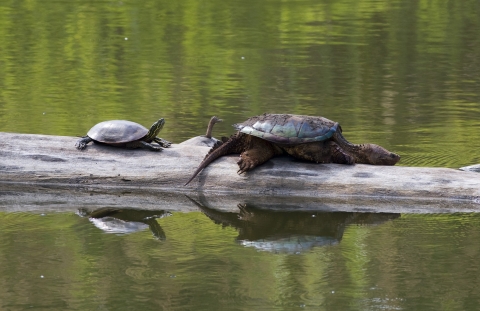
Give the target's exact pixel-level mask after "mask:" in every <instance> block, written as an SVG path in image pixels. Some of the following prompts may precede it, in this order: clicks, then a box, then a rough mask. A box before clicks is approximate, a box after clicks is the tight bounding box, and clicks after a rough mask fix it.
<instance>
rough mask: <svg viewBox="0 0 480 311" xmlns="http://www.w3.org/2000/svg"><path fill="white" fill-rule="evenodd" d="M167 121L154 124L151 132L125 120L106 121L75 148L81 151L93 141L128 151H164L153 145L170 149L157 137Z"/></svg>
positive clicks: (168, 143) (90, 132)
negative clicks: (140, 149)
mask: <svg viewBox="0 0 480 311" xmlns="http://www.w3.org/2000/svg"><path fill="white" fill-rule="evenodd" d="M164 124H165V120H164V119H163V118H161V119H159V120H158V121H157V122H155V123H153V125H152V127H151V128H150V130H148V129H147V128H145V127H144V126H142V125H140V124H138V123H135V122H131V121H125V120H111V121H104V122H100V123H98V124H96V125H95V126H94V127H92V128H91V129H90V130H89V131H88V133H87V136H83V137H82V138H81V139H79V140H78V141H77V143H76V144H75V146H76V147H77V149H79V150H83V149H85V148H87V144H88V143H90V142H91V141H94V142H96V143H101V144H107V145H111V146H117V147H125V148H128V149H135V148H145V149H148V150H151V151H160V150H162V148H161V147H159V146H154V145H152V144H151V143H152V142H156V143H157V144H159V145H160V146H162V147H165V148H167V147H170V145H171V143H170V142H169V141H166V140H164V139H162V138H159V137H157V135H158V133H159V132H160V131H161V129H162V128H163V125H164Z"/></svg>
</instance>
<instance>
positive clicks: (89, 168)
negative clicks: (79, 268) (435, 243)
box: [0, 133, 480, 212]
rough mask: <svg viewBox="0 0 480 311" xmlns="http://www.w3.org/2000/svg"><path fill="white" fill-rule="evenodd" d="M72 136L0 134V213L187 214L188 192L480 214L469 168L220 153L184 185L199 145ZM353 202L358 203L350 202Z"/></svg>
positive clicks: (479, 180) (214, 197)
mask: <svg viewBox="0 0 480 311" xmlns="http://www.w3.org/2000/svg"><path fill="white" fill-rule="evenodd" d="M77 140H78V138H77V137H65V136H48V135H30V134H15V133H0V187H2V191H3V192H2V198H3V199H2V201H3V206H4V208H7V207H6V206H7V205H8V204H10V205H8V206H20V205H21V204H24V205H28V206H30V205H34V204H35V203H34V202H35V199H36V198H37V199H40V198H41V197H42V196H46V197H44V198H43V199H44V200H47V201H52V200H57V201H59V202H60V201H62V199H61V198H64V199H63V201H64V203H62V204H63V205H62V204H60V205H62V206H64V207H65V206H73V205H75V204H73V203H74V202H79V204H87V203H88V202H90V203H89V204H94V205H95V204H97V205H99V206H100V205H102V204H103V206H104V205H108V204H107V203H108V202H112V200H114V198H115V197H116V196H117V197H118V196H119V195H120V196H122V195H123V196H125V193H127V194H128V195H126V196H125V197H126V198H127V199H128V200H123V202H124V203H122V204H128V205H129V206H132V207H139V208H141V207H142V202H143V206H154V205H155V204H156V203H155V202H159V203H162V204H173V203H172V202H176V204H177V203H178V206H180V207H179V208H178V209H188V208H194V206H193V205H192V204H191V202H189V200H188V199H187V198H185V196H184V194H187V195H190V196H194V197H196V198H199V197H200V196H201V197H203V198H204V200H207V201H208V200H210V202H217V203H212V204H213V205H215V204H217V205H218V206H220V207H222V206H223V205H222V204H224V203H225V202H227V201H228V202H230V203H228V204H230V205H231V206H233V207H232V209H233V208H235V206H236V204H233V203H231V202H237V203H241V202H243V201H245V200H246V198H251V199H249V200H253V201H255V202H260V203H261V204H264V205H265V206H267V208H275V207H276V206H277V207H279V206H283V205H289V204H290V205H289V206H291V207H292V208H294V209H295V208H310V209H325V210H368V211H389V212H391V211H392V210H394V211H395V212H408V211H410V212H412V211H413V212H416V211H417V212H418V211H420V212H421V211H437V212H438V211H477V210H479V211H480V176H479V175H478V173H475V172H468V171H460V170H455V169H448V168H426V167H405V166H399V165H397V166H371V165H359V164H357V165H353V166H348V165H338V164H314V163H305V162H300V161H296V160H294V159H292V158H290V157H278V158H274V159H272V160H270V161H268V162H267V163H265V164H264V165H262V166H260V167H258V168H256V169H254V170H253V171H251V172H248V173H247V174H244V175H238V174H237V173H236V172H237V170H238V167H237V165H236V161H237V158H238V157H237V156H227V157H223V158H220V159H218V160H217V161H215V162H214V163H212V164H211V165H210V166H208V167H207V168H206V169H205V170H204V171H203V172H201V173H200V174H199V175H198V176H197V177H196V178H195V179H194V180H193V181H192V183H191V184H189V185H188V186H187V187H184V186H183V184H184V183H185V182H186V180H188V178H189V177H190V175H191V174H192V173H193V171H194V170H195V168H196V167H197V166H198V165H199V163H200V162H201V161H202V159H203V158H204V156H205V154H206V153H207V152H208V150H209V148H208V147H202V146H188V145H178V144H173V145H172V147H171V148H168V149H164V150H163V151H161V152H152V151H148V150H143V149H136V150H126V149H121V148H115V147H110V146H103V145H99V144H90V145H89V146H88V147H87V149H86V150H84V151H79V150H77V149H76V148H75V142H76V141H77ZM400 164H401V163H400ZM18 193H21V195H19V194H18ZM29 193H30V196H29V195H28V194H29ZM92 193H94V194H95V195H93V196H94V197H96V198H97V199H98V200H93V201H95V202H93V201H92V200H90V199H89V197H90V196H92V195H91V194H92ZM169 196H170V197H172V200H170V201H169V200H168V197H169ZM15 197H16V198H17V201H15ZM159 197H160V198H161V199H160V201H158V200H159ZM20 198H21V199H20ZM124 199H125V198H124ZM222 200H223V201H222ZM63 201H62V202H63ZM5 202H10V203H8V204H6V203H5ZM22 202H24V203H22ZM69 202H70V203H69ZM222 202H223V203H222ZM292 202H293V203H292ZM338 202H341V203H340V205H338V204H337V203H338ZM345 202H347V203H345ZM356 202H363V203H361V204H362V205H360V206H359V205H358V204H356ZM395 202H396V203H395ZM399 202H404V203H399ZM405 202H407V203H405ZM337 205H338V206H340V207H338V206H337ZM182 206H183V207H182ZM332 206H333V207H332ZM335 206H337V207H335Z"/></svg>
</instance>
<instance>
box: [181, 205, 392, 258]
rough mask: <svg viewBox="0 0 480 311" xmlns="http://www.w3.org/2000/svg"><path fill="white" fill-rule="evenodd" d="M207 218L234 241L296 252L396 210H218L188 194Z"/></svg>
mask: <svg viewBox="0 0 480 311" xmlns="http://www.w3.org/2000/svg"><path fill="white" fill-rule="evenodd" d="M188 198H189V199H190V200H191V201H192V202H193V203H194V204H195V205H196V206H197V207H198V208H199V209H200V210H201V211H202V212H203V213H204V214H205V215H206V216H207V217H208V218H210V219H211V220H212V221H213V222H214V223H216V224H218V225H222V226H223V227H233V228H235V229H236V230H237V231H238V236H237V238H236V241H237V243H238V244H240V245H243V246H246V247H253V248H256V249H258V250H262V251H269V252H275V253H300V252H303V251H307V250H309V249H312V248H314V247H321V246H327V245H336V244H338V243H340V241H341V240H342V237H343V233H344V231H345V228H346V227H347V226H348V225H352V224H361V225H379V224H382V223H384V222H386V221H389V220H392V219H396V218H398V217H400V215H401V214H399V213H358V212H326V211H292V210H289V211H282V210H272V209H265V208H262V207H261V206H258V205H255V204H252V203H246V204H243V203H242V204H238V205H237V206H238V212H229V211H221V210H218V209H215V208H211V207H208V206H207V205H206V204H204V203H203V202H202V203H199V202H197V201H196V200H194V199H191V198H190V197H188Z"/></svg>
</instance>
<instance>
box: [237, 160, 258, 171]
mask: <svg viewBox="0 0 480 311" xmlns="http://www.w3.org/2000/svg"><path fill="white" fill-rule="evenodd" d="M237 164H238V167H239V169H238V171H237V174H239V175H241V174H243V173H246V172H248V171H249V170H251V169H252V168H254V167H255V163H254V162H252V161H251V160H249V159H244V158H242V157H240V160H238V161H237Z"/></svg>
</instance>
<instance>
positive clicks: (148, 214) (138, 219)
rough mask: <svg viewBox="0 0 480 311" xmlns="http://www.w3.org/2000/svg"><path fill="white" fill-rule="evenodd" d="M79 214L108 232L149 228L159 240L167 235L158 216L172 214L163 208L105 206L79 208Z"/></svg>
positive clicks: (127, 232)
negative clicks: (144, 208) (140, 208)
mask: <svg viewBox="0 0 480 311" xmlns="http://www.w3.org/2000/svg"><path fill="white" fill-rule="evenodd" d="M77 214H78V215H80V216H82V217H88V218H89V220H90V221H91V222H92V223H93V224H94V225H95V227H97V228H99V229H101V230H103V231H105V232H107V233H117V234H129V233H133V232H137V231H142V230H145V229H146V228H149V229H150V231H152V234H153V236H154V237H155V238H156V239H158V240H165V239H166V235H165V232H164V231H163V229H162V227H161V226H160V224H159V223H158V222H157V220H156V219H157V218H163V217H167V216H171V213H169V212H166V211H163V210H156V211H151V210H136V209H119V208H110V207H104V208H100V209H97V210H94V211H89V210H87V209H79V210H78V212H77Z"/></svg>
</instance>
